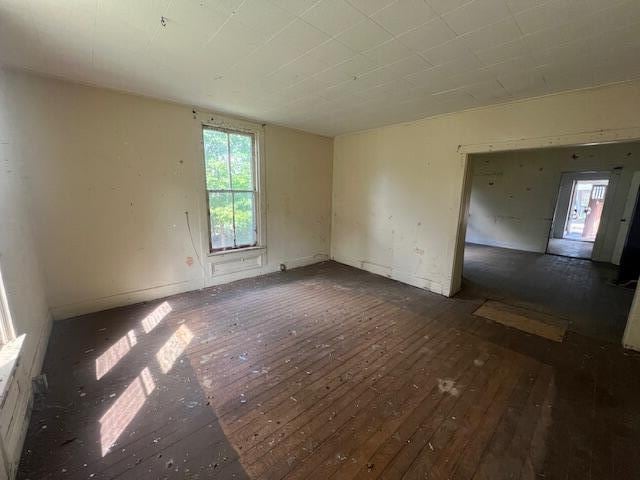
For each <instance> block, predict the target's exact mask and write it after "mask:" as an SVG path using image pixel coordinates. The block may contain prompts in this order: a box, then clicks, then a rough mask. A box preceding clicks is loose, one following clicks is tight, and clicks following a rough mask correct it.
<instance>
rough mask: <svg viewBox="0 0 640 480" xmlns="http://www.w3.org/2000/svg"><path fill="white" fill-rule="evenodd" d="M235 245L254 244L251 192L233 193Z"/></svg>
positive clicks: (254, 232) (252, 198)
mask: <svg viewBox="0 0 640 480" xmlns="http://www.w3.org/2000/svg"><path fill="white" fill-rule="evenodd" d="M233 195H234V204H235V206H236V243H237V246H239V247H245V246H250V245H255V244H256V221H255V214H254V211H255V210H254V206H253V204H254V195H255V193H253V192H235V193H234V194H233Z"/></svg>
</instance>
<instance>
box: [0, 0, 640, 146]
mask: <svg viewBox="0 0 640 480" xmlns="http://www.w3.org/2000/svg"><path fill="white" fill-rule="evenodd" d="M163 16H164V17H166V26H162V25H161V17H163ZM0 62H2V63H5V64H7V65H10V66H14V67H20V68H26V69H29V70H33V71H37V72H41V73H45V74H49V75H54V76H59V77H64V78H68V79H71V80H76V81H80V82H87V83H91V84H95V85H100V86H105V87H110V88H115V89H118V90H125V91H130V92H136V93H141V94H144V95H149V96H153V97H159V98H164V99H170V100H175V101H179V102H182V103H186V104H189V105H197V106H200V107H204V108H209V109H212V110H216V111H220V112H226V113H232V114H236V115H240V116H244V117H248V118H253V119H259V120H263V121H268V122H273V123H277V124H281V125H286V126H290V127H294V128H299V129H302V130H307V131H311V132H316V133H321V134H326V135H335V134H340V133H344V132H349V131H355V130H361V129H365V128H370V127H375V126H380V125H386V124H391V123H396V122H401V121H408V120H414V119H417V118H423V117H427V116H431V115H435V114H439V113H445V112H452V111H459V110H463V109H466V108H472V107H477V106H481V105H488V104H494V103H501V102H505V101H508V100H512V99H519V98H526V97H532V96H539V95H544V94H548V93H552V92H557V91H562V90H569V89H575V88H582V87H588V86H593V85H599V84H605V83H611V82H616V81H622V80H627V79H631V78H635V77H638V76H640V0H548V1H541V0H537V1H536V0H471V1H468V0H466V1H465V0H395V1H394V0H0Z"/></svg>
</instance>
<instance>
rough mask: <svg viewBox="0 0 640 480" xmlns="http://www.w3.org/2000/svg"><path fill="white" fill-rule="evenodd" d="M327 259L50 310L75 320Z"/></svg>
mask: <svg viewBox="0 0 640 480" xmlns="http://www.w3.org/2000/svg"><path fill="white" fill-rule="evenodd" d="M328 259H329V255H327V254H326V253H317V254H314V255H309V256H305V257H298V258H293V259H287V260H281V261H278V260H272V261H271V262H269V263H268V264H267V265H263V266H260V267H257V268H244V269H241V270H238V271H230V272H229V273H225V274H216V275H211V274H208V275H207V276H206V279H205V281H204V282H203V280H202V278H196V279H191V280H184V281H180V282H176V283H171V284H168V285H161V286H157V287H151V288H146V289H142V290H135V291H131V292H124V293H118V294H115V295H110V296H106V297H102V298H95V299H90V300H84V301H80V302H74V303H69V304H65V305H58V306H54V307H51V314H52V315H53V319H54V320H64V319H66V318H73V317H77V316H79V315H86V314H88V313H94V312H100V311H102V310H108V309H110V308H116V307H123V306H125V305H132V304H135V303H140V302H148V301H151V300H157V299H159V298H164V297H169V296H171V295H177V294H179V293H184V292H190V291H193V290H199V289H201V288H203V287H212V286H215V285H221V284H225V283H229V282H235V281H236V280H242V279H244V278H251V277H257V276H259V275H266V274H268V273H273V272H277V271H278V270H280V264H281V263H284V264H285V265H286V267H287V268H298V267H304V266H306V265H312V264H314V263H319V262H324V261H326V260H328Z"/></svg>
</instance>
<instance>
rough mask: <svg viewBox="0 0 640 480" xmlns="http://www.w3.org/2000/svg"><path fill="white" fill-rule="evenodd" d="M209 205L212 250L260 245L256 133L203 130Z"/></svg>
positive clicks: (210, 246)
mask: <svg viewBox="0 0 640 480" xmlns="http://www.w3.org/2000/svg"><path fill="white" fill-rule="evenodd" d="M202 137H203V145H204V163H205V172H206V188H207V202H208V206H209V250H210V251H211V252H220V251H224V250H232V249H238V248H247V247H254V246H256V245H257V244H258V229H257V221H256V217H257V215H256V212H257V208H256V207H257V205H256V202H257V199H258V195H257V189H256V147H255V135H254V134H253V133H245V132H239V131H233V130H227V129H222V128H214V127H208V126H204V127H203V129H202Z"/></svg>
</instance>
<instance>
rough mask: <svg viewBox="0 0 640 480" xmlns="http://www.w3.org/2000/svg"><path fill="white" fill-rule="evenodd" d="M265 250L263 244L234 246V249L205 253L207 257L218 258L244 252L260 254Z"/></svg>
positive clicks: (238, 254)
mask: <svg viewBox="0 0 640 480" xmlns="http://www.w3.org/2000/svg"><path fill="white" fill-rule="evenodd" d="M266 250H267V247H265V246H260V245H258V246H255V247H246V248H236V249H234V250H222V251H220V252H211V253H209V255H207V256H208V257H209V258H220V257H226V256H242V255H243V254H246V253H249V254H251V253H255V254H256V255H261V254H262V253H264V252H265V251H266Z"/></svg>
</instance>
